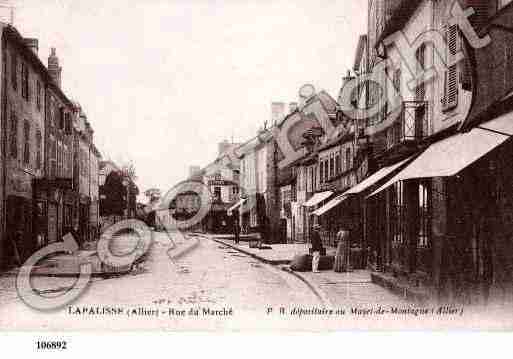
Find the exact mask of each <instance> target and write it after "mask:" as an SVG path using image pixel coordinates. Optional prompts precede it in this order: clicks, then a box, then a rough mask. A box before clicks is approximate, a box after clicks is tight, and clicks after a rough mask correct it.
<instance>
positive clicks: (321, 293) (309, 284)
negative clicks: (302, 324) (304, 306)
mask: <svg viewBox="0 0 513 359" xmlns="http://www.w3.org/2000/svg"><path fill="white" fill-rule="evenodd" d="M210 239H211V240H213V241H214V242H217V243H219V244H223V245H226V246H228V247H230V248H232V249H235V250H236V251H239V252H241V253H244V254H246V255H248V256H250V257H252V258H254V259H257V260H259V261H261V262H263V263H266V264H271V265H282V267H279V268H280V269H281V270H282V271H284V272H286V273H289V274H291V275H293V276H294V277H296V278H298V279H299V280H300V281H302V282H303V283H305V284H306V286H307V287H308V288H309V289H310V290H311V291H312V292H313V293H314V294H315V296H316V297H317V298H318V299H319V300H320V301H321V302H322V304H323V305H324V306H327V307H330V308H334V306H333V304H332V303H331V300H330V299H329V298H328V297H327V296H326V293H325V292H324V291H323V290H322V289H320V288H319V287H318V286H317V285H315V284H313V283H312V282H311V281H309V280H308V279H306V278H305V277H304V276H303V275H301V274H299V273H297V272H294V271H293V270H291V269H290V268H288V267H287V266H286V265H287V264H289V263H290V260H275V261H273V260H269V259H265V258H262V257H260V256H257V255H256V254H254V253H251V252H248V251H246V250H244V249H242V248H239V247H237V246H235V245H232V244H229V243H225V242H223V241H220V240H217V239H215V238H210Z"/></svg>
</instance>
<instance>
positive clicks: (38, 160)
mask: <svg viewBox="0 0 513 359" xmlns="http://www.w3.org/2000/svg"><path fill="white" fill-rule="evenodd" d="M42 145H43V138H42V136H41V131H40V130H37V133H36V146H37V148H36V150H37V152H36V168H37V169H38V170H40V169H41V165H42V151H43V149H42Z"/></svg>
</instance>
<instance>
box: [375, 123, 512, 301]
mask: <svg viewBox="0 0 513 359" xmlns="http://www.w3.org/2000/svg"><path fill="white" fill-rule="evenodd" d="M512 135H513V113H510V114H506V115H503V116H500V117H498V118H496V119H494V120H492V121H488V122H486V123H483V124H482V125H481V126H478V127H475V128H473V129H471V130H470V131H468V132H464V133H458V134H455V135H453V136H451V137H448V138H445V139H443V140H441V141H438V142H436V143H433V144H431V145H430V146H429V147H428V148H427V149H426V150H425V151H423V152H422V153H421V154H420V155H418V157H416V158H415V159H414V160H412V161H411V162H410V163H409V164H407V165H406V166H405V167H404V169H402V170H401V171H399V173H397V174H396V175H394V176H393V177H392V178H391V179H390V180H388V181H387V182H386V183H385V184H384V185H382V186H381V187H380V188H378V189H377V190H376V191H374V192H373V193H371V194H370V195H369V196H368V198H367V208H368V211H367V216H366V217H367V219H368V222H367V225H366V228H367V229H368V234H369V238H370V241H371V242H372V243H378V244H379V245H378V246H377V247H378V248H379V250H378V251H377V255H378V259H377V261H378V263H379V264H381V266H380V267H381V270H383V271H386V272H390V273H393V274H394V275H396V276H400V277H403V278H405V279H407V280H409V281H410V282H411V283H412V284H413V285H416V286H422V287H425V288H426V289H428V290H429V289H431V290H432V292H434V293H436V295H438V296H439V297H440V298H443V299H449V300H455V301H459V302H463V303H477V302H481V301H483V300H487V298H488V295H489V294H490V291H491V290H500V291H502V292H507V291H508V290H509V289H504V288H505V287H508V288H509V287H511V283H512V282H511V279H512V274H513V268H512V265H511V264H510V263H512V259H513V245H512V244H511V243H510V242H511V238H512V237H511V234H512V233H513V228H512V226H513V225H512V224H511V218H512V215H513V210H512V209H513V206H512V204H513V198H512V197H513V194H512V191H511V188H510V187H511V183H512V182H511V180H512V178H513V174H512V171H513V170H512V168H511V158H512V156H513V145H512V141H510V140H509V139H510V138H511V136H512Z"/></svg>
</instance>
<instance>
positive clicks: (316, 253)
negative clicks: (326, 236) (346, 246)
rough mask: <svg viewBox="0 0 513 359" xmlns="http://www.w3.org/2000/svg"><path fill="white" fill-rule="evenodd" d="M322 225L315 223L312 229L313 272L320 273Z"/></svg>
mask: <svg viewBox="0 0 513 359" xmlns="http://www.w3.org/2000/svg"><path fill="white" fill-rule="evenodd" d="M319 229H320V226H319V225H318V224H316V225H314V227H313V231H312V256H313V258H312V272H313V273H319V259H320V258H321V250H322V241H321V235H320V234H319Z"/></svg>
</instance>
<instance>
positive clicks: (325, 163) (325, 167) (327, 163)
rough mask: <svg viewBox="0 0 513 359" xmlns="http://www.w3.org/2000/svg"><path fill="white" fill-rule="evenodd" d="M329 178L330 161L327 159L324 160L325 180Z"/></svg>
mask: <svg viewBox="0 0 513 359" xmlns="http://www.w3.org/2000/svg"><path fill="white" fill-rule="evenodd" d="M328 180H329V162H328V160H327V159H326V161H324V182H328Z"/></svg>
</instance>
